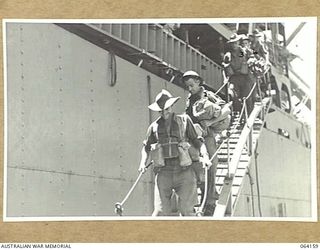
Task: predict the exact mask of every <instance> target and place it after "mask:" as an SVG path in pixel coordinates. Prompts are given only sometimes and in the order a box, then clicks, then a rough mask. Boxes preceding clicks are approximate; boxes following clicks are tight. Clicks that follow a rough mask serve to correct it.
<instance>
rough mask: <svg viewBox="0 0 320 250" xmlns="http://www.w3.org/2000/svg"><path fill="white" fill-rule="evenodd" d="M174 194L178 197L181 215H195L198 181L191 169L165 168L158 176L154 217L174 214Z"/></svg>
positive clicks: (156, 178)
mask: <svg viewBox="0 0 320 250" xmlns="http://www.w3.org/2000/svg"><path fill="white" fill-rule="evenodd" d="M173 193H175V194H176V195H177V199H178V204H179V212H180V214H181V215H182V216H192V215H194V205H196V204H197V181H196V175H195V172H194V170H193V169H192V168H191V167H188V168H186V169H181V168H180V167H177V168H174V169H170V168H166V167H165V168H163V169H161V170H160V171H159V172H158V173H157V174H156V176H155V187H154V211H153V214H152V216H168V215H171V214H172V195H173Z"/></svg>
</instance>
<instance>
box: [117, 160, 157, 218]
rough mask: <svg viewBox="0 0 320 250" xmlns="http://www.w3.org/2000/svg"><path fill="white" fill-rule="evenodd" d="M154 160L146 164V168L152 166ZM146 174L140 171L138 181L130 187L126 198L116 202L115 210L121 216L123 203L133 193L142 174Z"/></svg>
mask: <svg viewBox="0 0 320 250" xmlns="http://www.w3.org/2000/svg"><path fill="white" fill-rule="evenodd" d="M152 163H153V162H152V161H151V162H150V163H149V164H148V165H147V166H146V169H148V167H150V166H151V164H152ZM143 174H144V172H142V171H141V172H140V173H139V175H138V177H137V179H136V181H135V182H134V184H133V185H132V187H131V188H130V190H129V192H128V193H127V195H126V197H124V199H123V200H122V201H121V202H117V203H116V204H115V209H114V212H115V213H116V214H118V215H119V216H122V213H123V205H124V203H125V202H126V201H127V200H128V198H129V196H130V195H131V193H132V192H133V190H134V189H135V187H136V186H137V184H138V182H139V180H140V179H141V176H142V175H143Z"/></svg>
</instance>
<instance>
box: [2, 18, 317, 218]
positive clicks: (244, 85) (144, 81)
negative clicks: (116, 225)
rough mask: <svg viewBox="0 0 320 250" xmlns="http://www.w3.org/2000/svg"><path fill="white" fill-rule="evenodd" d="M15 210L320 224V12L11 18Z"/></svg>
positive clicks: (11, 194) (6, 28)
mask: <svg viewBox="0 0 320 250" xmlns="http://www.w3.org/2000/svg"><path fill="white" fill-rule="evenodd" d="M3 38H4V39H3V54H4V64H3V65H4V77H5V78H4V79H5V81H4V83H5V84H4V95H5V96H4V107H5V120H4V128H5V132H4V133H5V134H4V138H5V141H4V199H3V212H4V214H3V219H4V221H17V222H19V221H70V220H253V221H255V220H257V221H259V220H270V221H317V185H316V183H317V181H316V178H317V172H316V112H315V111H316V109H315V108H316V107H315V105H316V55H317V52H316V48H317V18H315V17H295V18H292V17H291V18H220V19H215V18H210V19H208V18H206V19H204V18H199V19H105V20H98V19H96V20H95V19H92V20H89V19H88V20H85V19H81V20H72V19H66V20H62V19H61V20H59V19H53V20H49V19H47V20H46V19H5V20H3Z"/></svg>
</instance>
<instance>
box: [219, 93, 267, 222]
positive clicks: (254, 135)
mask: <svg viewBox="0 0 320 250" xmlns="http://www.w3.org/2000/svg"><path fill="white" fill-rule="evenodd" d="M271 103H272V98H271V97H266V98H264V99H263V100H261V101H260V102H256V103H255V106H254V109H253V111H252V112H251V114H250V116H249V117H248V118H247V120H246V122H245V123H242V124H241V123H240V119H241V118H242V116H241V115H240V116H237V117H235V119H234V122H233V124H232V125H231V133H230V136H229V138H227V140H224V141H223V142H222V143H221V144H220V145H219V147H218V153H217V157H218V166H217V173H216V190H217V192H218V193H219V200H218V202H217V206H216V209H215V212H214V215H213V217H215V218H222V217H225V216H233V212H234V209H235V207H236V205H237V200H238V197H239V195H240V192H241V188H242V185H243V182H244V181H243V180H244V177H245V176H246V174H249V175H250V172H249V166H250V162H251V160H252V159H254V154H253V152H254V151H255V149H256V146H257V142H258V139H259V136H260V133H261V130H262V128H263V125H264V123H265V118H266V114H267V113H268V111H269V108H270V106H271ZM244 106H245V105H244ZM241 113H242V112H241Z"/></svg>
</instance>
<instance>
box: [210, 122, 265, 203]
mask: <svg viewBox="0 0 320 250" xmlns="http://www.w3.org/2000/svg"><path fill="white" fill-rule="evenodd" d="M237 121H238V118H237V117H236V118H235V120H234V122H233V124H232V125H231V128H232V127H233V126H234V125H235V124H237ZM262 124H263V122H262V121H261V120H260V119H258V118H257V119H255V121H254V124H253V129H252V135H253V148H254V147H255V144H256V140H257V138H258V137H259V134H260V129H261V126H262ZM243 126H244V125H243V124H241V125H240V126H239V127H238V128H237V130H235V131H234V133H232V135H231V136H230V137H229V150H228V146H227V143H224V145H222V147H221V148H220V150H219V152H218V155H217V157H218V165H217V170H216V191H217V192H218V194H219V195H220V193H221V191H222V187H223V185H224V182H225V179H226V177H227V176H228V171H229V170H228V160H229V161H230V160H231V159H232V156H233V154H234V151H235V149H236V145H237V143H238V140H239V138H240V134H241V131H242V129H243ZM231 130H232V129H231ZM218 146H219V145H218ZM228 154H229V159H228ZM250 158H251V156H250V155H249V154H248V150H247V148H246V147H245V148H244V149H243V151H242V152H241V157H240V160H239V163H238V167H237V170H236V172H235V175H234V177H233V178H234V179H233V182H232V187H231V194H232V195H231V202H232V205H234V204H235V202H236V199H237V197H238V194H239V192H240V189H241V185H242V183H243V179H244V177H245V175H246V174H247V168H248V165H249V162H250Z"/></svg>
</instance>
